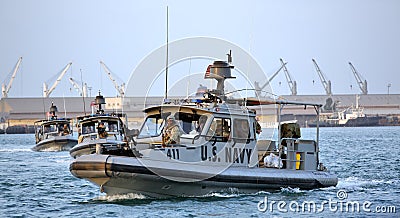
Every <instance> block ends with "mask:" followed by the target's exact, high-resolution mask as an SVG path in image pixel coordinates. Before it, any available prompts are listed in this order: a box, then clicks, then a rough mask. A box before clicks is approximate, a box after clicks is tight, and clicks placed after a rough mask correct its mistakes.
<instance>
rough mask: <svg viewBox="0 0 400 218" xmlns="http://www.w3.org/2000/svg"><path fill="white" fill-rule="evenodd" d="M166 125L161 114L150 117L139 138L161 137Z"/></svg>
mask: <svg viewBox="0 0 400 218" xmlns="http://www.w3.org/2000/svg"><path fill="white" fill-rule="evenodd" d="M164 124H165V122H164V119H163V118H162V117H161V115H160V114H156V115H151V116H148V117H147V118H146V120H145V121H144V123H143V125H142V128H141V129H140V132H139V135H138V138H148V137H155V136H159V135H161V132H162V129H163V127H164Z"/></svg>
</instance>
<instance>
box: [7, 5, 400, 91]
mask: <svg viewBox="0 0 400 218" xmlns="http://www.w3.org/2000/svg"><path fill="white" fill-rule="evenodd" d="M167 5H168V6H169V40H170V41H174V40H178V39H182V38H187V37H195V36H207V37H216V38H220V39H224V40H227V41H229V42H232V43H234V44H236V45H238V46H240V47H241V48H243V49H244V50H246V51H247V52H249V53H250V54H251V55H252V56H253V57H254V59H255V60H257V61H258V63H259V64H260V66H261V67H262V68H263V70H264V72H265V73H267V76H270V75H272V73H273V72H275V71H276V70H277V69H278V68H279V66H280V62H279V59H280V58H283V59H284V60H285V61H287V62H288V64H287V68H288V70H289V72H290V73H291V75H292V77H293V78H294V80H296V81H297V84H298V94H299V95H302V94H324V93H325V91H324V89H323V86H322V84H321V81H320V80H319V77H318V74H317V73H316V70H315V68H314V65H313V63H312V61H311V59H312V58H315V59H316V61H317V62H318V64H319V66H320V68H321V70H322V71H323V73H324V74H325V75H326V77H327V79H329V80H331V82H332V92H333V93H334V94H354V93H360V89H359V88H358V85H357V83H356V80H355V78H354V75H353V74H352V71H351V69H350V67H349V65H348V62H349V61H351V62H352V63H353V65H354V66H355V67H356V68H357V70H358V71H359V73H361V75H362V76H363V77H364V78H365V79H366V80H367V81H368V89H369V93H371V94H383V93H387V91H388V84H389V83H390V84H391V87H390V93H397V94H399V93H400V70H399V63H400V13H399V12H400V1H398V0H352V1H348V0H335V1H320V0H316V1H314V0H309V1H285V0H281V1H268V0H267V1H265V0H263V1H261V0H260V1H244V0H243V1H232V0H228V1H208V0H202V1H183V0H182V1H156V0H155V1H131V0H129V1H105V0H85V1H82V0H68V1H53V0H48V1H47V0H32V1H26V0H0V28H1V32H0V33H1V34H0V82H3V81H4V80H7V79H9V78H8V77H7V75H9V74H10V73H11V71H12V69H13V67H14V65H15V64H16V62H17V60H18V58H19V57H20V56H22V57H23V62H22V68H21V70H20V72H19V73H18V74H17V76H16V79H15V81H14V83H13V87H12V89H11V90H10V92H9V97H40V96H42V86H43V82H47V83H48V85H49V86H51V85H52V84H53V83H54V81H55V79H56V77H57V75H58V74H59V73H60V72H61V70H62V69H63V68H64V67H65V65H67V63H69V62H72V63H73V64H72V67H71V69H70V70H68V72H67V73H66V75H65V76H64V78H63V80H62V82H61V83H60V84H59V86H58V87H57V88H56V89H55V91H54V92H53V93H52V94H51V96H78V94H77V92H76V91H75V90H74V89H73V88H72V85H71V84H70V83H69V82H68V78H69V77H73V78H74V79H76V80H81V71H82V79H83V81H84V82H87V83H88V84H89V86H91V87H92V96H94V95H95V93H96V92H97V91H98V90H102V93H103V94H104V95H105V96H110V97H111V96H115V95H116V91H115V89H114V87H113V84H112V83H111V81H110V80H109V79H108V77H107V75H106V74H105V72H104V70H103V69H102V68H101V66H100V64H99V61H100V60H102V61H103V62H104V63H105V64H106V65H107V66H108V67H109V68H110V69H111V70H112V72H113V73H114V74H115V75H116V76H115V77H116V79H117V81H119V82H120V83H122V82H125V83H127V82H128V79H129V78H130V75H131V73H132V71H133V70H134V69H135V67H136V66H137V65H138V64H139V63H140V61H141V60H142V59H143V58H144V57H146V55H148V54H150V53H151V52H152V51H153V50H155V49H157V48H159V47H160V46H163V45H164V44H165V41H166V40H165V38H166V37H165V34H166V6H167ZM210 49H212V48H210ZM233 55H234V54H233ZM234 60H235V59H234ZM233 64H234V63H233ZM205 68H206V66H204V68H202V69H192V70H193V71H201V70H204V69H205ZM149 79H152V78H149ZM313 81H314V83H313ZM138 82H140V81H138ZM261 83H263V82H261ZM351 86H352V89H351ZM272 88H273V90H274V92H275V94H278V95H287V94H290V90H289V88H288V85H287V83H286V79H285V77H284V74H283V73H282V74H279V75H278V76H277V77H276V78H275V79H274V80H273V81H272ZM161 93H162V92H161Z"/></svg>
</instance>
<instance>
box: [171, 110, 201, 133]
mask: <svg viewBox="0 0 400 218" xmlns="http://www.w3.org/2000/svg"><path fill="white" fill-rule="evenodd" d="M200 117H205V119H204V118H202V120H204V123H205V121H207V116H205V115H203V116H200V115H198V114H193V113H183V112H178V113H176V114H175V119H176V120H177V121H178V123H179V125H180V126H181V128H182V130H183V131H184V132H185V133H186V134H199V133H200V132H201V130H202V128H201V127H200V122H199V120H200Z"/></svg>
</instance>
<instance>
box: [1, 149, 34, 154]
mask: <svg viewBox="0 0 400 218" xmlns="http://www.w3.org/2000/svg"><path fill="white" fill-rule="evenodd" d="M0 152H9V153H19V152H33V151H32V150H31V149H30V148H10V149H7V148H4V149H0Z"/></svg>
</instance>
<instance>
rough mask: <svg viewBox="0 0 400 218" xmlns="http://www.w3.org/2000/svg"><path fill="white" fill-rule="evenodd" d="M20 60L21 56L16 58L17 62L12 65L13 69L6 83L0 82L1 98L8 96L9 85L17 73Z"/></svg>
mask: <svg viewBox="0 0 400 218" xmlns="http://www.w3.org/2000/svg"><path fill="white" fill-rule="evenodd" d="M21 62H22V57H20V58H19V59H18V61H17V64H16V65H15V67H14V70H13V72H12V75H11V79H10V81H9V82H8V84H7V85H6V84H5V83H6V82H4V83H3V84H2V86H1V96H2V98H7V97H8V92H9V91H10V89H11V85H12V83H13V82H14V78H15V76H16V75H17V72H18V69H19V66H20V65H21Z"/></svg>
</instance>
